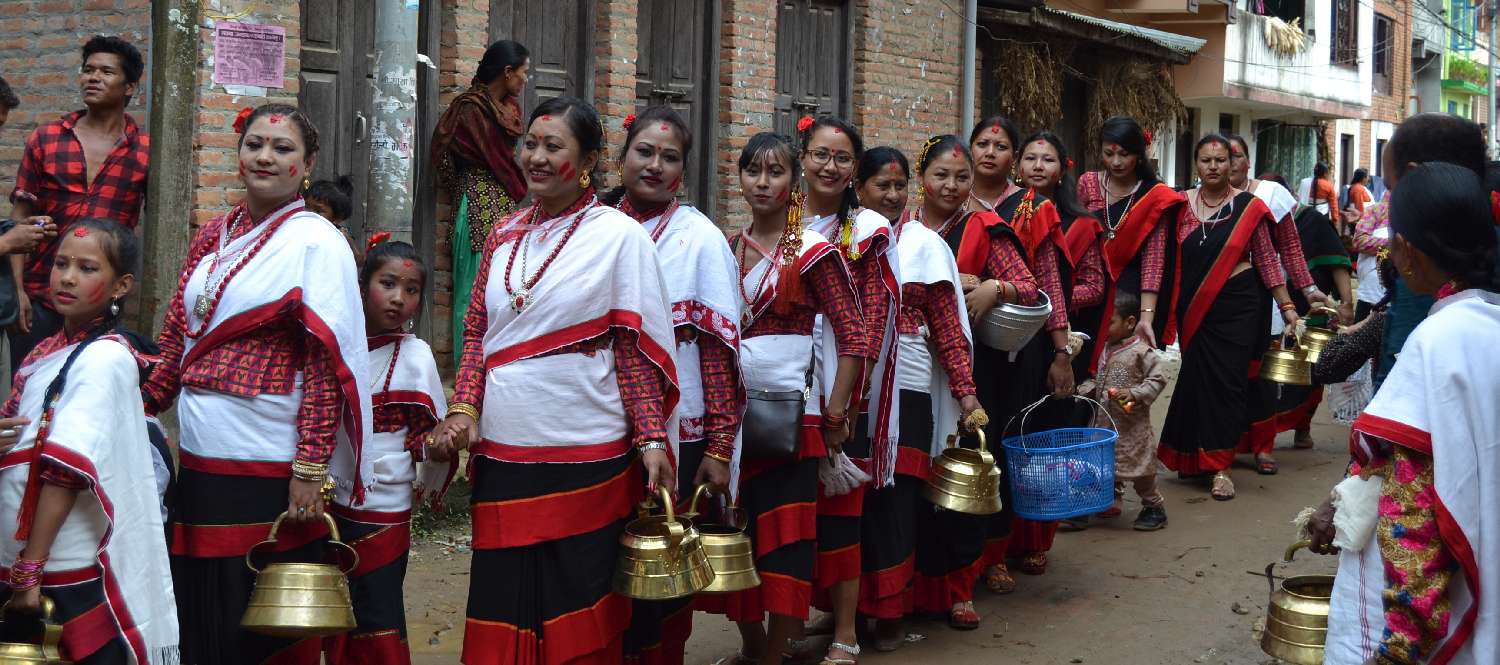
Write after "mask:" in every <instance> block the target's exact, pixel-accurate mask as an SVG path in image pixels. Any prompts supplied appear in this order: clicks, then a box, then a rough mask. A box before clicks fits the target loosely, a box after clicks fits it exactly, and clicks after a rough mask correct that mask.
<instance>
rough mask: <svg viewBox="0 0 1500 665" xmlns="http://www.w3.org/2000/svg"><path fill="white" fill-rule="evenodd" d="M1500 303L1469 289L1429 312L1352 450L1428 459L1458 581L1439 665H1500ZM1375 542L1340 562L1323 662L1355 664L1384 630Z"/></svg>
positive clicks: (1361, 422) (1436, 657) (1436, 655)
mask: <svg viewBox="0 0 1500 665" xmlns="http://www.w3.org/2000/svg"><path fill="white" fill-rule="evenodd" d="M1496 346H1500V296H1497V295H1496V294H1494V293H1489V292H1485V291H1479V290H1469V291H1464V292H1462V293H1459V294H1457V295H1454V296H1450V297H1448V298H1445V299H1443V300H1441V301H1438V303H1437V304H1435V305H1433V309H1432V313H1431V314H1430V315H1429V316H1428V317H1427V319H1426V320H1424V321H1422V323H1421V324H1420V325H1418V326H1417V328H1416V330H1415V331H1413V332H1412V334H1411V336H1410V337H1408V338H1407V340H1406V344H1405V345H1404V346H1402V347H1401V354H1400V359H1399V360H1398V361H1397V362H1396V365H1395V367H1393V368H1392V370H1391V376H1390V379H1389V380H1387V381H1386V382H1385V383H1384V384H1383V385H1382V386H1381V388H1380V392H1379V393H1377V394H1376V395H1375V399H1374V400H1373V401H1371V402H1370V405H1369V407H1367V408H1366V409H1365V412H1364V414H1363V415H1361V416H1360V417H1359V419H1358V420H1357V421H1355V423H1354V432H1353V434H1352V438H1353V440H1352V442H1351V443H1352V445H1354V446H1357V447H1359V448H1363V449H1365V450H1366V451H1367V452H1368V447H1369V442H1368V441H1367V440H1366V439H1365V438H1364V437H1365V436H1376V437H1380V438H1383V439H1386V440H1389V441H1392V442H1394V443H1395V444H1397V445H1400V446H1405V447H1407V448H1410V449H1412V450H1415V451H1418V452H1422V453H1428V454H1431V455H1432V459H1433V466H1434V482H1435V485H1436V489H1437V496H1438V501H1437V505H1435V506H1434V510H1435V512H1436V515H1437V522H1438V531H1439V533H1440V536H1441V538H1442V540H1443V544H1444V546H1445V547H1446V548H1447V549H1448V551H1449V552H1450V553H1452V555H1453V557H1454V558H1455V559H1456V560H1457V561H1458V564H1459V568H1460V571H1459V573H1458V574H1455V575H1454V576H1453V578H1452V581H1451V582H1450V584H1449V586H1448V599H1449V601H1450V602H1451V603H1452V611H1453V615H1452V618H1451V620H1450V622H1449V625H1448V635H1447V636H1446V637H1445V638H1443V640H1441V641H1440V642H1439V643H1438V645H1437V647H1436V649H1435V650H1434V651H1433V653H1432V654H1431V655H1430V660H1429V661H1424V662H1431V663H1435V664H1440V665H1441V664H1445V663H1453V664H1463V665H1480V664H1483V665H1490V664H1492V663H1496V662H1500V511H1497V509H1496V506H1500V409H1497V408H1496V405H1497V404H1500V355H1497V354H1494V353H1484V352H1481V351H1479V350H1481V349H1492V348H1495V347H1496ZM1385 581H1386V580H1385V573H1384V568H1383V566H1382V564H1381V560H1380V548H1379V547H1378V544H1377V543H1376V537H1372V538H1371V542H1370V544H1369V545H1367V546H1365V547H1364V548H1363V550H1362V551H1361V552H1349V551H1345V552H1344V553H1342V554H1341V555H1340V557H1339V572H1338V577H1337V578H1336V579H1335V581H1334V588H1333V602H1332V607H1331V608H1330V610H1329V616H1328V643H1327V649H1326V662H1327V663H1329V664H1330V665H1345V664H1350V665H1359V664H1361V663H1363V662H1364V661H1365V659H1367V658H1369V657H1370V656H1371V655H1372V654H1373V653H1374V649H1375V648H1376V647H1378V646H1379V644H1380V639H1381V633H1382V631H1383V630H1384V629H1385V615H1384V612H1383V609H1382V605H1381V599H1380V591H1381V590H1382V589H1383V588H1384V586H1385Z"/></svg>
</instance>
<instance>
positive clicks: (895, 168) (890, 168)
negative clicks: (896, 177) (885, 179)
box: [885, 162, 901, 173]
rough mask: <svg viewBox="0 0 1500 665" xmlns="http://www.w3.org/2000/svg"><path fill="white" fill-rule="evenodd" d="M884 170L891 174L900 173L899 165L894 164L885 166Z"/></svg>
mask: <svg viewBox="0 0 1500 665" xmlns="http://www.w3.org/2000/svg"><path fill="white" fill-rule="evenodd" d="M885 170H887V171H890V172H891V173H900V172H901V165H900V164H897V163H895V162H891V163H889V164H886V165H885Z"/></svg>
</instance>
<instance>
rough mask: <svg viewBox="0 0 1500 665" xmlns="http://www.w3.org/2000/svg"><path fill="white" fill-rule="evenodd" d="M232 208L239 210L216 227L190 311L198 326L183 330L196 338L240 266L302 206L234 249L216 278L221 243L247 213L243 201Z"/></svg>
mask: <svg viewBox="0 0 1500 665" xmlns="http://www.w3.org/2000/svg"><path fill="white" fill-rule="evenodd" d="M235 210H236V211H237V212H238V214H236V215H235V216H234V218H233V219H232V220H231V221H229V222H228V223H226V224H225V225H224V226H223V227H222V228H220V229H219V249H218V251H217V252H215V253H214V258H213V260H212V261H210V262H209V264H208V275H207V276H205V278H204V284H203V293H200V294H198V297H197V298H195V299H194V300H193V314H195V315H197V316H198V318H199V321H200V323H199V325H198V329H197V330H193V329H191V328H189V329H188V330H187V331H186V334H187V336H188V337H190V338H192V339H198V338H199V337H202V336H203V334H204V333H206V332H208V323H209V321H211V320H213V318H214V313H215V312H217V311H218V310H219V302H220V301H221V300H223V299H224V291H225V290H226V289H228V288H229V282H231V281H232V280H234V277H235V275H238V274H239V272H240V269H242V268H244V267H245V265H246V264H248V263H249V262H250V260H251V259H253V258H255V255H257V254H259V253H260V250H261V248H263V247H265V246H266V242H267V241H269V240H270V239H271V236H272V235H274V234H275V233H276V229H279V228H281V225H282V224H283V223H285V222H286V220H288V219H290V218H291V217H292V216H293V215H295V214H297V213H299V212H302V211H303V210H304V208H303V207H302V206H301V205H298V206H295V207H293V208H292V209H290V210H288V211H286V212H284V213H282V215H281V216H280V217H277V218H276V219H275V220H273V221H272V222H271V223H270V224H267V225H266V228H265V230H263V231H261V232H260V235H259V236H257V237H256V239H255V241H254V242H252V243H250V244H248V245H246V246H244V247H242V248H240V249H239V250H238V251H236V252H235V253H234V257H235V259H234V260H233V261H232V262H230V263H229V269H228V270H227V271H225V272H224V274H223V275H222V276H220V277H219V278H218V279H215V273H216V272H218V270H219V264H220V263H221V261H220V259H222V258H224V246H225V245H226V244H228V242H229V240H228V238H229V231H230V229H232V228H233V227H234V226H235V225H237V224H238V223H239V221H240V219H241V218H243V217H245V216H247V215H248V214H249V213H248V208H247V207H246V206H245V205H244V204H241V205H240V206H238V207H237V208H236V209H235ZM210 294H212V295H210Z"/></svg>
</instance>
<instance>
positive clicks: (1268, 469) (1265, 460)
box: [1255, 457, 1281, 476]
mask: <svg viewBox="0 0 1500 665" xmlns="http://www.w3.org/2000/svg"><path fill="white" fill-rule="evenodd" d="M1280 470H1281V465H1280V464H1277V463H1276V460H1274V459H1271V458H1270V457H1257V458H1255V472H1256V473H1258V474H1260V475H1262V476H1274V475H1276V472H1278V471H1280Z"/></svg>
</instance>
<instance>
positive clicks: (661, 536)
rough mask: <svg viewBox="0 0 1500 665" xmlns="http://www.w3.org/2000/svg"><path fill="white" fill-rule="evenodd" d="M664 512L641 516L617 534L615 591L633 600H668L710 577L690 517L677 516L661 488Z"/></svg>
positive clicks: (689, 591) (692, 591)
mask: <svg viewBox="0 0 1500 665" xmlns="http://www.w3.org/2000/svg"><path fill="white" fill-rule="evenodd" d="M660 493H661V503H662V506H663V509H664V512H665V513H666V514H665V515H650V514H646V511H647V509H648V506H649V504H643V505H642V506H641V513H642V514H641V515H640V516H639V517H638V518H636V519H635V520H632V521H631V522H630V523H629V524H626V525H625V531H624V532H623V533H621V534H620V560H619V565H618V566H616V568H615V578H614V590H615V592H616V593H619V594H621V595H623V596H626V597H628V598H635V599H637V600H671V599H673V598H682V597H683V596H691V595H693V594H695V593H698V592H699V591H702V590H703V589H704V588H706V587H708V585H709V584H710V583H711V582H713V581H714V571H713V569H712V568H710V567H709V564H708V555H707V554H705V553H704V551H703V539H702V537H701V536H700V535H699V534H698V529H697V528H695V527H694V526H693V522H692V520H689V519H687V518H685V517H679V516H678V515H677V514H676V509H675V508H673V506H672V495H671V493H669V492H668V491H667V488H666V487H662V488H660Z"/></svg>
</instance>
